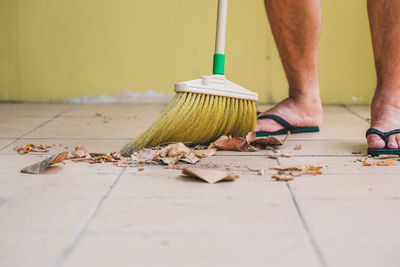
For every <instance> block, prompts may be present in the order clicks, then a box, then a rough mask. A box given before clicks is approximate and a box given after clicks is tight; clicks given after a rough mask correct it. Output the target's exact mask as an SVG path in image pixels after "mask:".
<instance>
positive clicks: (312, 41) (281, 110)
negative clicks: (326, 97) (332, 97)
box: [256, 0, 322, 131]
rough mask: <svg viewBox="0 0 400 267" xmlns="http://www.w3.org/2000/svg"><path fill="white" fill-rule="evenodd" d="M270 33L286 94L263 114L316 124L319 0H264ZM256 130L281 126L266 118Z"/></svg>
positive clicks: (318, 105)
mask: <svg viewBox="0 0 400 267" xmlns="http://www.w3.org/2000/svg"><path fill="white" fill-rule="evenodd" d="M265 8H266V11H267V15H268V18H269V21H270V25H271V29H272V33H273V35H274V38H275V42H276V45H277V47H278V50H279V54H280V57H281V60H282V64H283V68H284V70H285V73H286V77H287V79H288V82H289V97H288V98H286V99H285V100H283V101H282V102H280V103H279V104H278V105H276V106H275V107H273V108H272V109H270V110H268V111H266V112H263V114H266V113H268V114H276V115H279V116H281V117H283V118H285V119H286V120H287V121H289V122H290V123H291V124H292V125H295V126H317V125H319V124H320V123H321V120H322V107H321V100H320V96H319V82H318V40H319V34H320V28H321V7H320V1H319V0H265ZM256 129H257V131H276V130H279V129H282V126H281V125H280V124H278V123H276V122H275V121H272V120H270V119H262V120H259V121H258V122H257V128H256Z"/></svg>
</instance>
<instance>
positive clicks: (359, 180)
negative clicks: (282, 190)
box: [290, 174, 400, 201]
mask: <svg viewBox="0 0 400 267" xmlns="http://www.w3.org/2000/svg"><path fill="white" fill-rule="evenodd" d="M290 186H291V188H292V190H293V192H294V193H295V195H296V197H297V198H301V199H303V198H304V199H317V200H318V199H320V200H336V199H338V200H349V201H352V200H363V199H370V200H373V199H376V200H382V199H387V200H390V199H400V179H399V178H398V177H396V176H395V175H376V174H375V175H374V174H343V175H324V176H308V177H299V178H297V179H295V180H293V181H291V182H290Z"/></svg>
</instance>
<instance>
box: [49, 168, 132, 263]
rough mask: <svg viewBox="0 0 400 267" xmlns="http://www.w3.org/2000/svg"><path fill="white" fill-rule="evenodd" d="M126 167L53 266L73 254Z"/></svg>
mask: <svg viewBox="0 0 400 267" xmlns="http://www.w3.org/2000/svg"><path fill="white" fill-rule="evenodd" d="M126 169H127V167H125V168H124V169H123V170H122V171H121V172H120V173H119V174H118V176H117V178H115V180H114V181H113V183H112V184H111V186H110V188H109V189H108V190H107V191H106V192H105V193H104V195H103V196H102V197H101V198H100V200H99V201H98V202H97V203H96V205H95V206H94V207H93V209H92V210H91V211H90V212H89V215H88V216H87V218H86V219H85V220H84V221H83V222H82V223H81V225H80V226H79V227H78V230H77V231H76V233H75V235H74V236H73V237H72V239H71V241H70V242H69V243H68V245H67V246H66V247H65V249H63V251H62V252H61V254H60V255H59V256H58V257H57V259H56V260H55V262H54V264H53V265H52V266H53V267H59V266H61V265H62V264H63V263H64V261H65V259H66V258H67V257H68V256H69V255H70V254H71V252H72V250H73V249H74V248H75V247H76V245H77V244H78V242H79V240H80V239H81V238H82V236H83V234H84V232H85V230H86V228H87V227H88V226H89V223H90V222H91V221H92V219H93V218H94V216H95V215H96V213H97V211H98V210H99V209H100V206H101V205H102V204H103V202H104V201H105V200H106V199H107V197H108V196H109V195H110V193H111V191H112V190H113V189H114V186H115V185H116V184H117V183H118V181H119V179H120V178H121V176H122V174H124V172H125V170H126Z"/></svg>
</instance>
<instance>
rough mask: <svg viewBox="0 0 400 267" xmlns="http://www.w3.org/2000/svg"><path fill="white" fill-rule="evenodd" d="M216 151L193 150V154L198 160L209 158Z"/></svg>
mask: <svg viewBox="0 0 400 267" xmlns="http://www.w3.org/2000/svg"><path fill="white" fill-rule="evenodd" d="M216 151H217V150H216V149H200V150H193V152H194V154H195V155H196V157H198V158H206V157H211V156H213V155H214V154H215V152H216Z"/></svg>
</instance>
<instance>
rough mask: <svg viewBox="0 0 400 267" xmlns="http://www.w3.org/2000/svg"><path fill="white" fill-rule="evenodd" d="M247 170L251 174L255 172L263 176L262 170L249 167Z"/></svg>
mask: <svg viewBox="0 0 400 267" xmlns="http://www.w3.org/2000/svg"><path fill="white" fill-rule="evenodd" d="M247 169H248V170H249V171H251V172H256V173H257V174H258V175H259V176H261V175H264V173H265V170H263V169H250V168H249V167H247Z"/></svg>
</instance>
